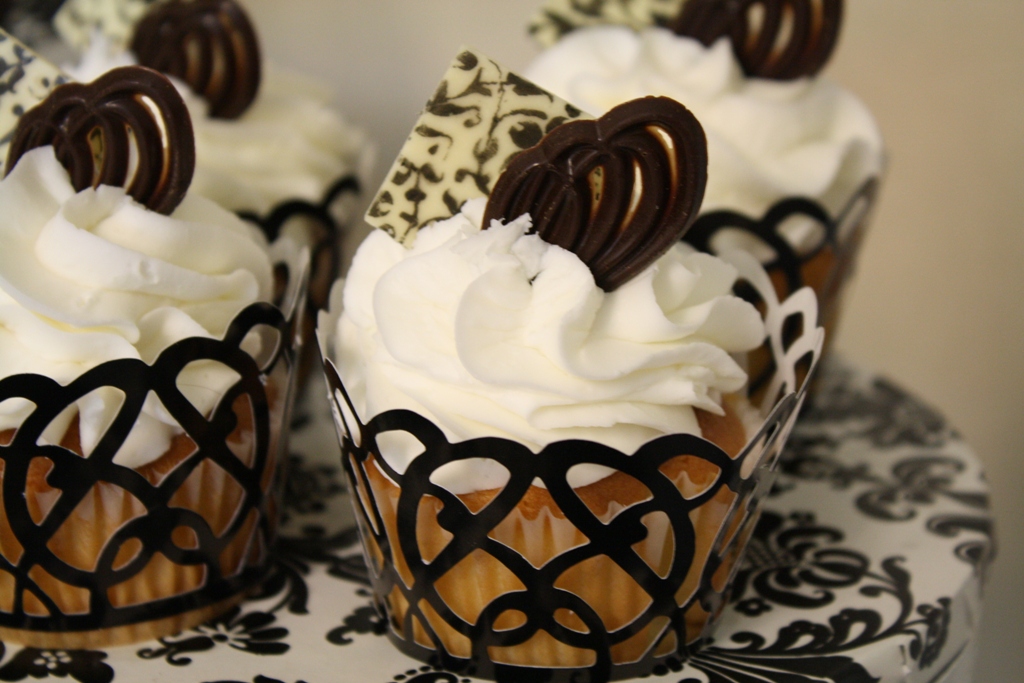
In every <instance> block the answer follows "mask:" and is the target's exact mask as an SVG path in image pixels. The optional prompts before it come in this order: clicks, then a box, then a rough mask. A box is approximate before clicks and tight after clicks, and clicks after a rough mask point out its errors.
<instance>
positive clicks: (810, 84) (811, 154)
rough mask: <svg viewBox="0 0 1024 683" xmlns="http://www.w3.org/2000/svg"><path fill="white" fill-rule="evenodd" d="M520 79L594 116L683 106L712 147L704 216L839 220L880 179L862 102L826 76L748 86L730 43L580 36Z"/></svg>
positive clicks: (669, 36)
mask: <svg viewBox="0 0 1024 683" xmlns="http://www.w3.org/2000/svg"><path fill="white" fill-rule="evenodd" d="M524 75H525V76H526V77H528V78H529V79H531V80H532V81H534V82H536V83H537V84H538V85H540V86H542V87H544V88H547V89H549V90H551V91H552V92H554V93H556V94H558V95H560V96H561V97H564V98H566V99H567V100H569V101H570V102H572V103H573V104H574V105H576V106H578V107H579V108H581V109H583V110H584V111H587V112H589V113H591V114H594V115H600V114H603V113H604V112H605V111H607V110H608V109H610V108H611V107H613V106H615V105H617V104H620V103H622V102H625V101H627V100H631V99H635V98H638V97H643V96H646V95H663V96H667V97H671V98H673V99H675V100H677V101H679V102H681V103H683V104H684V105H685V106H686V107H687V108H689V109H690V110H691V111H692V112H693V113H694V115H695V116H696V117H697V119H698V120H699V121H700V123H701V125H702V126H703V127H704V131H705V133H706V135H707V140H708V158H709V163H708V184H707V190H706V191H705V194H704V203H703V206H702V208H701V211H702V212H708V211H714V210H719V209H729V210H733V211H739V212H741V213H744V214H746V215H748V216H752V217H760V216H761V215H763V214H764V212H765V211H766V210H767V209H768V208H769V207H770V206H771V205H772V204H774V203H775V202H777V201H779V200H780V199H782V198H785V197H796V196H799V197H809V198H812V199H816V200H818V201H819V202H821V203H822V204H823V205H824V206H825V207H826V208H828V209H829V210H830V211H831V212H832V213H833V214H835V213H836V212H838V211H839V210H840V209H841V208H843V206H844V205H845V204H846V202H847V201H848V200H849V199H850V197H851V196H852V195H853V193H854V192H855V191H856V190H857V189H858V188H859V187H860V186H861V184H862V183H863V182H865V181H866V180H867V179H868V178H870V177H872V176H876V175H878V174H880V173H881V171H882V165H883V148H882V138H881V134H880V133H879V130H878V126H877V124H876V123H875V121H874V119H873V118H872V116H871V114H870V113H869V112H868V110H867V108H866V107H865V106H864V105H863V104H862V103H861V102H860V101H859V100H858V99H857V98H855V97H854V96H853V95H852V94H850V93H849V92H847V91H845V90H843V89H842V88H840V87H839V86H837V85H836V84H834V83H832V82H830V81H828V80H827V79H824V78H820V77H818V78H813V79H800V80H795V81H772V80H764V79H757V78H748V77H746V76H745V75H744V74H743V72H742V70H741V69H740V67H739V64H738V63H737V62H736V58H735V56H734V55H733V52H732V48H731V45H730V44H729V41H728V39H726V38H722V39H721V40H719V41H717V42H716V43H715V44H714V45H712V46H711V47H710V48H706V47H704V46H703V45H702V44H700V43H699V42H698V41H696V40H693V39H691V38H686V37H682V36H677V35H675V34H674V33H672V32H671V31H669V30H667V29H663V28H648V29H644V30H643V31H640V32H637V31H634V30H633V29H630V28H627V27H624V26H595V27H588V28H581V29H579V30H576V31H573V32H571V33H569V34H568V35H566V36H564V37H563V38H562V39H561V40H560V41H559V42H558V43H556V44H555V45H553V46H552V47H550V48H548V49H547V50H545V51H544V52H543V53H541V54H540V55H539V56H538V57H537V58H536V59H535V60H534V62H533V63H532V64H531V65H530V66H529V67H528V69H527V70H526V71H525V72H524Z"/></svg>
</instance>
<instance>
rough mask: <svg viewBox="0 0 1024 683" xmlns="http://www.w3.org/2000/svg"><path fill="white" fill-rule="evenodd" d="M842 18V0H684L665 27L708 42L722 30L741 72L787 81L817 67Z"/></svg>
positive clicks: (830, 47)
mask: <svg viewBox="0 0 1024 683" xmlns="http://www.w3.org/2000/svg"><path fill="white" fill-rule="evenodd" d="M842 19H843V0H689V1H688V2H687V3H686V4H685V5H684V6H683V9H682V11H681V12H680V14H679V16H678V17H677V18H676V20H675V21H674V22H673V23H672V24H671V25H670V28H671V29H672V30H673V31H675V32H676V33H677V34H679V35H682V36H688V37H691V38H694V39H696V40H699V41H700V42H701V43H703V44H704V45H708V46H710V45H711V44H712V43H714V42H715V41H716V40H718V39H719V38H721V37H723V36H728V37H729V39H730V40H731V41H732V49H733V52H734V53H735V54H736V59H737V60H738V61H739V63H740V66H741V67H742V68H743V71H744V73H746V74H747V75H748V76H753V77H756V78H771V79H774V80H780V81H787V80H795V79H797V78H804V77H807V76H813V75H815V74H817V73H818V72H819V71H821V69H822V68H823V67H824V66H825V64H826V63H827V62H828V60H829V58H830V57H831V56H832V51H833V50H834V49H835V46H836V43H837V42H838V40H839V30H840V27H841V25H842Z"/></svg>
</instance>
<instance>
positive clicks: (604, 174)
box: [484, 97, 708, 292]
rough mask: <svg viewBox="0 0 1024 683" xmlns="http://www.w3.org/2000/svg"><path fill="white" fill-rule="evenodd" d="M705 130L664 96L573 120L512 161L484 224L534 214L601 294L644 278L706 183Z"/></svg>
mask: <svg viewBox="0 0 1024 683" xmlns="http://www.w3.org/2000/svg"><path fill="white" fill-rule="evenodd" d="M707 166H708V152H707V141H706V140H705V138H704V129H703V128H701V126H700V124H699V123H698V122H697V119H696V118H694V116H693V114H691V113H690V111H689V110H688V109H687V108H686V107H684V106H683V105H681V104H679V103H678V102H676V101H675V100H672V99H669V98H667V97H645V98H641V99H638V100H632V101H630V102H626V103H625V104H621V105H619V106H617V107H615V108H614V109H612V110H611V111H609V112H608V113H607V114H605V115H604V116H602V117H601V118H599V119H596V120H586V121H572V122H569V123H565V124H563V125H561V126H559V127H557V128H555V129H553V130H552V131H551V132H550V133H548V134H547V135H546V136H545V137H544V138H543V139H542V140H541V141H540V142H539V143H538V144H537V145H535V146H534V147H531V148H529V149H527V150H524V151H523V152H521V153H520V154H519V155H517V156H516V157H514V158H513V159H512V161H511V162H510V163H509V165H508V167H507V168H506V170H505V171H504V172H503V173H502V175H501V177H500V178H498V181H497V182H496V183H495V185H494V189H493V190H492V191H491V196H490V199H489V200H488V202H487V210H486V212H485V215H484V226H485V227H486V226H489V225H490V224H491V220H492V219H500V220H503V221H509V220H512V219H515V218H516V217H518V216H520V215H522V214H524V213H529V214H530V215H531V216H532V218H533V226H534V231H535V232H537V233H538V234H539V235H540V236H541V237H542V238H543V239H544V240H545V241H546V242H550V243H551V244H555V245H558V246H560V247H564V248H565V249H568V250H570V251H572V252H573V253H575V254H576V255H577V256H579V258H580V260H582V261H583V262H584V263H586V264H587V265H588V266H589V267H590V270H591V271H592V272H593V273H594V279H595V281H596V282H597V284H598V286H600V287H601V288H602V289H604V290H605V291H609V292H610V291H612V290H614V289H616V288H617V287H619V286H620V285H622V284H623V283H625V282H627V281H629V280H630V279H632V278H633V277H635V276H636V275H638V274H640V273H641V272H642V271H643V270H644V269H645V268H647V267H648V266H649V265H650V264H652V263H653V262H654V261H655V260H657V259H658V257H660V256H661V255H662V254H664V253H665V252H666V251H668V249H669V248H670V247H671V246H672V245H673V244H674V243H675V242H676V241H677V240H678V239H679V238H680V237H681V236H682V234H683V233H684V232H685V231H686V229H687V228H688V227H689V226H690V223H691V222H692V221H693V219H694V218H695V217H696V215H697V211H698V209H699V208H700V204H701V200H702V199H703V198H704V186H705V185H706V183H707Z"/></svg>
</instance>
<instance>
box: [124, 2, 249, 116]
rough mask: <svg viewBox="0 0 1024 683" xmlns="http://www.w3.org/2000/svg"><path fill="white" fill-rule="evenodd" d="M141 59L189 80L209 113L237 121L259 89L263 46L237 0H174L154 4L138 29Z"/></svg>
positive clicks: (136, 47) (136, 49)
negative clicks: (260, 45) (260, 44)
mask: <svg viewBox="0 0 1024 683" xmlns="http://www.w3.org/2000/svg"><path fill="white" fill-rule="evenodd" d="M131 51H132V52H133V53H135V56H136V58H138V60H139V63H140V64H142V65H143V66H148V67H150V68H152V69H156V70H157V71H160V72H163V73H165V74H170V75H172V76H174V77H175V78H180V79H181V80H183V81H185V82H186V83H188V84H189V86H190V87H191V88H192V90H194V91H195V92H197V93H199V94H200V95H202V96H203V98H205V99H206V101H207V102H208V103H209V105H210V116H213V117H215V118H221V119H237V118H238V117H239V116H241V115H242V113H243V112H245V110H246V109H248V108H249V105H250V104H252V102H253V100H255V99H256V93H257V91H258V90H259V87H260V48H259V42H258V41H257V40H256V31H255V30H254V29H253V26H252V22H250V21H249V17H248V16H247V15H246V13H245V12H244V11H243V10H242V8H241V7H239V6H238V3H236V2H234V0H190V1H188V2H186V1H184V0H171V1H170V2H165V3H158V4H156V5H154V6H153V9H152V10H150V11H149V12H148V13H147V14H146V16H144V17H143V18H142V19H141V20H140V21H139V23H138V25H137V26H136V28H135V36H134V38H132V43H131Z"/></svg>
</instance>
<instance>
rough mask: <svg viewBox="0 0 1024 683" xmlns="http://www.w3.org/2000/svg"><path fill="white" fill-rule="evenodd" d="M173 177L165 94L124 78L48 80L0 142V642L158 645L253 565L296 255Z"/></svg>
mask: <svg viewBox="0 0 1024 683" xmlns="http://www.w3.org/2000/svg"><path fill="white" fill-rule="evenodd" d="M193 163H194V147H193V142H192V135H191V126H190V123H189V116H188V110H187V108H186V106H185V103H184V101H183V100H182V99H181V97H180V96H179V95H178V93H177V91H176V90H175V88H174V86H173V85H172V84H171V83H170V81H168V80H167V79H166V78H165V77H163V76H161V75H160V74H158V73H157V72H155V71H152V70H149V69H144V68H141V67H126V68H123V69H117V70H114V71H111V72H109V73H108V74H106V75H104V76H103V77H101V78H100V79H98V80H96V81H95V82H93V83H91V84H87V85H86V84H79V83H71V84H66V85H63V86H60V87H59V88H57V89H55V90H53V92H52V93H51V94H50V95H49V97H48V98H47V99H46V100H44V101H43V102H42V103H41V104H40V105H38V106H37V107H35V108H34V109H31V110H29V111H28V112H26V113H25V114H24V115H23V116H22V117H21V119H20V121H19V123H18V127H17V128H16V129H15V131H14V134H13V136H12V137H11V145H10V152H9V155H8V156H7V159H6V173H5V177H4V178H3V179H2V180H0V206H3V207H4V210H3V212H0V241H2V242H3V244H4V247H3V249H2V250H0V465H2V475H0V478H2V486H0V490H2V495H0V498H2V501H0V504H2V506H3V512H4V514H3V515H2V516H0V637H2V638H3V639H4V640H7V641H14V642H21V643H25V644H29V645H32V646H35V647H44V648H81V647H97V646H103V645H115V644H123V643H128V642H133V641H138V640H144V639H148V638H152V637H157V636H161V635H167V634H170V633H174V632H177V631H180V630H182V629H184V628H188V627H190V626H193V625H196V624H198V623H200V622H202V621H205V620H207V619H209V618H212V617H213V616H216V615H217V614H219V613H220V612H222V611H224V610H226V609H228V608H229V607H230V606H231V605H233V604H235V603H237V602H239V601H240V600H241V599H242V598H243V597H244V595H245V594H246V591H247V590H249V589H250V588H251V587H253V586H254V585H256V583H257V582H258V581H259V580H260V579H261V577H262V576H263V573H264V571H265V569H266V566H267V562H268V552H269V549H270V546H271V544H272V543H273V539H274V535H275V532H276V514H277V507H278V502H277V497H278V491H277V489H278V486H279V474H278V464H279V463H280V462H281V460H282V458H283V457H284V455H285V451H284V449H285V447H286V438H285V437H286V432H285V425H286V424H287V420H288V414H289V411H290V405H291V402H292V398H293V395H294V387H293V374H294V373H293V365H294V361H295V350H296V346H297V343H298V334H297V332H296V325H297V324H299V322H300V321H301V313H302V309H303V307H302V306H300V305H298V303H297V302H299V301H301V300H302V299H303V297H304V296H305V290H304V286H305V269H306V267H307V265H306V262H305V260H306V259H308V252H307V251H304V250H302V251H300V250H299V249H298V248H297V247H295V246H294V245H293V244H292V243H291V242H290V241H288V240H282V241H281V242H279V243H277V244H274V245H272V246H268V244H267V242H266V240H265V238H264V237H263V235H262V233H260V232H259V231H258V230H257V229H256V228H254V227H253V226H251V225H249V224H247V223H245V222H244V221H242V220H241V219H239V218H238V217H237V216H235V215H234V214H233V213H231V212H229V211H227V210H225V209H223V208H221V207H220V206H218V205H217V204H216V203H214V202H213V201H211V200H209V199H206V198H204V197H202V196H200V195H198V194H195V193H191V192H187V190H188V185H189V180H190V176H191V173H192V166H193ZM274 302H276V303H278V304H279V305H280V306H281V308H278V307H277V306H275V305H274Z"/></svg>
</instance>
